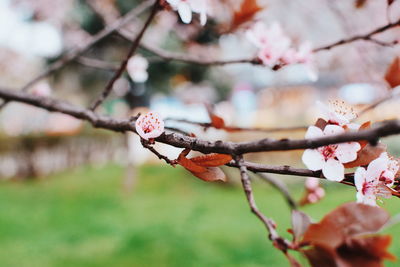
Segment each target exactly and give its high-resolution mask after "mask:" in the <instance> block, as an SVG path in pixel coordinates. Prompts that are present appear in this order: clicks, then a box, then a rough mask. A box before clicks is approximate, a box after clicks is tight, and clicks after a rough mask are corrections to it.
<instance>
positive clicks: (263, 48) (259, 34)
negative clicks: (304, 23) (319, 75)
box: [246, 22, 313, 67]
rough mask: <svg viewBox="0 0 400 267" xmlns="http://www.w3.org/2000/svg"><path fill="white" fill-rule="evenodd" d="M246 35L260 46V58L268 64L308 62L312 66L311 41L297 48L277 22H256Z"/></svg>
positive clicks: (272, 65)
mask: <svg viewBox="0 0 400 267" xmlns="http://www.w3.org/2000/svg"><path fill="white" fill-rule="evenodd" d="M246 37H247V39H248V40H249V41H250V42H251V43H253V44H254V45H255V46H256V47H257V48H258V58H259V59H260V60H261V62H262V63H263V64H264V65H266V66H269V67H276V66H284V65H289V64H306V65H308V66H310V67H312V59H313V51H312V47H311V43H310V42H304V43H302V44H301V45H300V46H299V47H298V48H297V49H296V48H295V47H293V46H292V41H291V39H290V38H289V37H288V36H287V35H286V34H285V33H284V32H283V30H282V28H281V26H280V24H278V23H277V22H274V23H272V24H271V26H270V27H267V26H266V25H265V24H264V23H263V22H256V23H255V24H253V25H252V27H251V28H250V29H248V30H247V31H246Z"/></svg>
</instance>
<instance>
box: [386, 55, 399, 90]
mask: <svg viewBox="0 0 400 267" xmlns="http://www.w3.org/2000/svg"><path fill="white" fill-rule="evenodd" d="M385 80H386V81H387V82H388V84H389V85H390V87H392V88H394V87H396V86H398V85H400V58H399V57H395V59H394V60H393V62H392V63H391V64H390V66H389V68H388V69H387V71H386V74H385Z"/></svg>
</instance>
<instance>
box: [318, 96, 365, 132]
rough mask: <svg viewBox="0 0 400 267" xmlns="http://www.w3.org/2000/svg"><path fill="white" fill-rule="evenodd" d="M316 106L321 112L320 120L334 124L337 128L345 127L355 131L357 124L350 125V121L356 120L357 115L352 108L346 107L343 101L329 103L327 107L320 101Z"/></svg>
mask: <svg viewBox="0 0 400 267" xmlns="http://www.w3.org/2000/svg"><path fill="white" fill-rule="evenodd" d="M317 106H318V107H319V108H320V110H321V112H322V114H323V115H322V118H323V119H325V120H326V121H327V122H328V124H336V125H339V126H345V125H347V126H348V128H350V129H354V130H357V129H358V128H359V125H358V124H354V123H351V121H352V120H354V119H355V118H357V114H356V113H355V112H354V110H353V108H352V107H350V106H348V105H346V103H345V102H344V101H330V102H329V104H328V106H327V105H325V104H323V103H322V102H320V101H317Z"/></svg>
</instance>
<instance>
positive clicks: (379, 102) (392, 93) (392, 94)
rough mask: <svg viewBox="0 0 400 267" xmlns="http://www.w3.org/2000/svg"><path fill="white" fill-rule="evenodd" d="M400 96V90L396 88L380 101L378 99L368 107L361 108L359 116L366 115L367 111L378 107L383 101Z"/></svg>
mask: <svg viewBox="0 0 400 267" xmlns="http://www.w3.org/2000/svg"><path fill="white" fill-rule="evenodd" d="M399 96H400V90H394V91H392V92H391V93H390V94H389V95H388V96H386V97H383V98H382V99H379V100H378V101H376V102H375V103H372V104H371V105H369V106H368V107H366V108H364V109H363V110H361V111H360V112H359V113H358V117H360V116H362V115H364V114H365V113H366V112H368V111H370V110H372V109H374V108H376V107H377V106H379V105H380V104H382V103H385V102H386V101H389V100H392V99H394V98H397V97H399Z"/></svg>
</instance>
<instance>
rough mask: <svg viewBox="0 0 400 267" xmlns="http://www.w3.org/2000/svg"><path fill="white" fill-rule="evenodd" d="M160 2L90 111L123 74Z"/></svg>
mask: <svg viewBox="0 0 400 267" xmlns="http://www.w3.org/2000/svg"><path fill="white" fill-rule="evenodd" d="M159 2H160V0H156V2H155V3H154V5H153V8H152V10H151V13H150V15H149V17H148V18H147V20H146V22H145V23H144V25H143V27H142V29H141V30H140V32H139V34H138V35H137V36H136V38H135V40H134V41H133V43H132V45H131V48H130V49H129V52H128V54H127V55H126V57H125V59H124V60H123V61H122V63H121V65H120V67H119V68H118V70H117V71H116V72H115V73H114V76H113V77H112V78H111V80H110V81H109V82H108V84H107V85H106V87H105V88H104V90H103V92H102V94H101V95H100V96H99V98H98V99H97V100H96V101H95V102H94V103H93V105H92V107H91V108H90V109H91V110H95V109H96V108H97V107H98V106H99V105H101V103H102V102H103V101H104V100H105V99H106V98H107V96H108V95H109V94H110V92H111V90H112V87H113V85H114V83H115V81H116V80H118V78H119V77H121V75H122V74H123V73H124V71H125V69H126V66H127V65H128V61H129V58H130V57H132V56H133V54H134V53H135V51H136V50H137V48H138V46H139V43H140V40H141V39H142V37H143V35H144V33H145V32H146V30H147V28H148V27H149V26H150V23H151V21H152V20H153V18H154V16H155V15H156V13H157V11H158V9H159V8H160V4H159Z"/></svg>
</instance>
